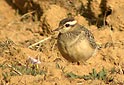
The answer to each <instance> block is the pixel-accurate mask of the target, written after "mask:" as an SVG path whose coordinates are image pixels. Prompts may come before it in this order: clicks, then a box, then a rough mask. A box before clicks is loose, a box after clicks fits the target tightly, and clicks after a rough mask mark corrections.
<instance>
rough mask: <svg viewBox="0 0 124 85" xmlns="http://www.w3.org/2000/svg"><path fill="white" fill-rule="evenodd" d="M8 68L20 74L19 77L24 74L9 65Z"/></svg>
mask: <svg viewBox="0 0 124 85" xmlns="http://www.w3.org/2000/svg"><path fill="white" fill-rule="evenodd" d="M7 66H8V67H10V68H12V69H13V70H14V71H15V72H16V73H18V74H19V75H22V73H21V72H20V71H18V70H17V69H16V68H14V67H12V66H11V65H9V64H7Z"/></svg>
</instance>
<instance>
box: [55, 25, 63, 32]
mask: <svg viewBox="0 0 124 85" xmlns="http://www.w3.org/2000/svg"><path fill="white" fill-rule="evenodd" d="M60 29H62V26H60V27H58V28H56V29H55V30H54V31H59V30H60Z"/></svg>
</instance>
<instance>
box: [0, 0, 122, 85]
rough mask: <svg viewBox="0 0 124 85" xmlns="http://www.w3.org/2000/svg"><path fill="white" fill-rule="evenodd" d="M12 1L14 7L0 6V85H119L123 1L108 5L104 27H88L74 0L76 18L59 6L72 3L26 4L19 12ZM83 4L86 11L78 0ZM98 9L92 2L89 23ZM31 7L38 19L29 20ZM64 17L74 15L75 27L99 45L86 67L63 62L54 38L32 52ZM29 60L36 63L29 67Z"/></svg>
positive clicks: (0, 0)
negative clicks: (82, 29) (99, 47)
mask: <svg viewBox="0 0 124 85" xmlns="http://www.w3.org/2000/svg"><path fill="white" fill-rule="evenodd" d="M12 1H14V6H13V5H12V4H10V2H9V1H8V0H0V85H124V21H123V20H124V16H123V13H124V11H123V9H124V7H123V5H124V3H123V2H124V1H123V0H118V1H114V0H111V1H108V2H107V7H108V8H111V10H112V12H110V11H108V16H107V15H106V16H103V17H101V18H102V19H104V18H105V20H103V21H104V22H106V23H107V24H103V25H101V24H99V23H96V24H94V23H92V21H91V22H90V24H89V18H88V19H86V16H84V15H83V14H85V13H83V14H81V13H82V11H79V10H85V11H88V10H86V9H79V8H80V6H81V4H80V3H79V2H77V1H78V0H77V1H75V2H74V3H75V5H74V6H75V7H76V8H77V9H76V11H78V12H79V14H78V15H76V14H75V13H77V12H76V11H75V9H74V8H73V7H71V5H68V4H66V5H65V4H64V5H63V4H62V3H64V1H70V2H72V3H73V1H74V0H63V1H61V0H58V2H56V4H55V3H54V0H51V2H50V1H49V0H43V1H41V3H40V1H39V2H38V1H36V4H35V5H30V4H32V3H28V6H30V7H29V9H28V10H24V11H23V9H24V8H23V7H21V6H23V5H19V4H18V3H20V2H19V1H18V0H12ZM24 1H25V0H22V2H24ZM34 1H35V0H34ZM52 1H53V2H52ZM80 1H81V0H80ZM102 1H104V0H101V2H102ZM24 3H25V2H24ZM24 3H20V4H24ZM39 3H40V5H37V4H39ZM51 3H52V4H51ZM82 3H84V6H85V5H86V3H88V1H87V0H82ZM99 4H100V0H93V1H92V2H91V5H90V6H91V7H92V9H91V10H93V11H92V12H94V17H98V15H99V14H100V13H101V10H100V8H99ZM26 6H27V5H26ZM26 6H25V7H26ZM32 6H36V8H38V7H41V8H42V10H41V11H40V13H43V14H40V17H35V15H34V16H33V15H32V14H33V11H32V10H31V9H33V10H35V8H32ZM104 6H105V5H104ZM15 7H16V8H17V9H15ZM71 8H72V9H73V10H72V9H71ZM103 8H104V7H103ZM25 9H26V8H25ZM18 10H21V11H22V14H20V13H19V12H18ZM38 10H39V9H38ZM85 11H84V12H85ZM69 12H71V13H72V14H74V16H75V19H77V21H78V22H79V23H80V24H82V25H84V26H85V27H87V28H89V30H91V32H92V33H93V34H94V37H95V40H96V42H97V43H98V44H99V45H101V49H100V50H98V52H97V53H96V55H94V56H93V57H91V58H90V59H89V60H88V61H87V62H86V65H84V64H80V65H77V64H76V63H71V62H68V61H67V60H65V59H64V58H63V57H62V56H61V54H60V53H59V51H58V48H57V46H56V39H54V38H52V39H49V40H46V41H44V42H42V43H39V44H36V45H35V46H32V45H33V44H34V43H38V42H39V41H41V40H44V39H46V38H48V37H49V36H50V35H51V34H53V32H52V30H54V29H55V28H57V26H58V23H59V21H60V20H61V19H63V18H65V17H66V16H67V14H68V13H69ZM80 12H81V13H80ZM90 12H91V11H90ZM38 13H39V11H38V12H37V13H36V14H38ZM87 14H88V13H87ZM89 14H90V13H89ZM81 15H82V16H81ZM91 17H92V16H91ZM91 19H92V18H91ZM99 20H100V19H99ZM99 20H98V21H99ZM99 26H100V27H99ZM29 57H32V58H35V59H37V60H39V61H40V62H41V63H40V64H32V61H31V59H30V58H29Z"/></svg>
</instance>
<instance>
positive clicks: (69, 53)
mask: <svg viewBox="0 0 124 85" xmlns="http://www.w3.org/2000/svg"><path fill="white" fill-rule="evenodd" d="M56 31H59V34H58V37H57V45H58V49H59V51H60V53H61V54H62V56H63V57H64V58H65V59H66V60H68V61H69V62H80V61H81V62H83V63H85V62H86V61H87V60H88V59H89V58H90V57H92V56H93V55H94V54H95V53H96V50H97V44H96V42H95V39H94V36H93V34H92V33H91V31H90V30H88V29H87V28H85V27H84V26H82V25H80V24H78V22H77V20H75V18H74V17H67V18H64V19H62V20H61V21H60V22H59V26H58V28H57V29H56Z"/></svg>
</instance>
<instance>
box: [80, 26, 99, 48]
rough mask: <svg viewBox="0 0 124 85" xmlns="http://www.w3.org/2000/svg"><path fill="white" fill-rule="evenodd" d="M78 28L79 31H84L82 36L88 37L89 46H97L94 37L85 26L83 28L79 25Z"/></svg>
mask: <svg viewBox="0 0 124 85" xmlns="http://www.w3.org/2000/svg"><path fill="white" fill-rule="evenodd" d="M80 30H81V32H83V33H84V36H85V37H86V38H87V39H88V41H89V43H90V44H91V46H92V47H93V48H96V47H97V44H96V42H95V39H94V36H93V34H92V33H91V32H90V31H89V30H88V29H87V28H85V27H83V26H81V27H80Z"/></svg>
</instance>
